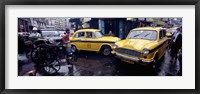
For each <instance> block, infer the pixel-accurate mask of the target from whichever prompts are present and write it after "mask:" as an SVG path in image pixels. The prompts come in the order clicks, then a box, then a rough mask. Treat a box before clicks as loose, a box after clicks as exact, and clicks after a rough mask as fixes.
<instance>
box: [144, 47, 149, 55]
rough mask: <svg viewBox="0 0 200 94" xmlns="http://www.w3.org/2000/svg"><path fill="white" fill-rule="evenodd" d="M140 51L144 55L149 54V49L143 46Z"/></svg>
mask: <svg viewBox="0 0 200 94" xmlns="http://www.w3.org/2000/svg"><path fill="white" fill-rule="evenodd" d="M142 53H143V56H144V57H147V55H148V54H149V50H148V49H146V48H144V49H143V52H142Z"/></svg>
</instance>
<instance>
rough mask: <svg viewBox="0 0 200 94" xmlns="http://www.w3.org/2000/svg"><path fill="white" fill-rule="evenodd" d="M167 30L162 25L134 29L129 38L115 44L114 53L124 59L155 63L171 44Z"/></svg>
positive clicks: (144, 63) (149, 63) (132, 62)
mask: <svg viewBox="0 0 200 94" xmlns="http://www.w3.org/2000/svg"><path fill="white" fill-rule="evenodd" d="M166 35H167V34H166V30H165V29H162V28H161V27H140V28H136V29H132V30H131V31H130V32H129V34H128V36H127V38H126V39H124V40H121V41H118V42H116V43H115V45H114V50H113V51H112V53H113V54H114V55H115V56H116V57H117V58H119V59H121V60H122V61H125V62H128V63H131V64H134V63H139V64H141V65H153V66H152V67H155V66H154V65H155V63H156V62H157V61H158V60H160V59H161V58H162V57H163V56H164V55H165V52H166V49H167V47H168V45H169V42H168V38H167V36H166Z"/></svg>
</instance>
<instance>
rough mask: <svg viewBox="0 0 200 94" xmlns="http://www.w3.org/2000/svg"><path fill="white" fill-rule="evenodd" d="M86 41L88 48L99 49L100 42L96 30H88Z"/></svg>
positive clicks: (91, 49)
mask: <svg viewBox="0 0 200 94" xmlns="http://www.w3.org/2000/svg"><path fill="white" fill-rule="evenodd" d="M85 41H86V42H85V43H86V44H85V47H86V49H87V50H90V51H98V48H99V47H98V46H99V44H100V43H98V38H97V37H96V35H95V34H94V32H86V38H85Z"/></svg>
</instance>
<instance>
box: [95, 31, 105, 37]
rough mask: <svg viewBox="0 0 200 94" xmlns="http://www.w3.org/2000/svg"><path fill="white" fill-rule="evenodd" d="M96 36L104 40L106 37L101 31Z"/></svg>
mask: <svg viewBox="0 0 200 94" xmlns="http://www.w3.org/2000/svg"><path fill="white" fill-rule="evenodd" d="M95 34H96V36H97V37H98V38H102V37H103V36H104V35H103V34H102V33H101V31H97V32H95Z"/></svg>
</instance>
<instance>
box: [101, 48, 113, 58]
mask: <svg viewBox="0 0 200 94" xmlns="http://www.w3.org/2000/svg"><path fill="white" fill-rule="evenodd" d="M105 50H107V51H109V54H105V53H104V51H105ZM101 54H103V55H104V56H109V55H110V54H111V48H110V47H109V46H103V47H102V48H101Z"/></svg>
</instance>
